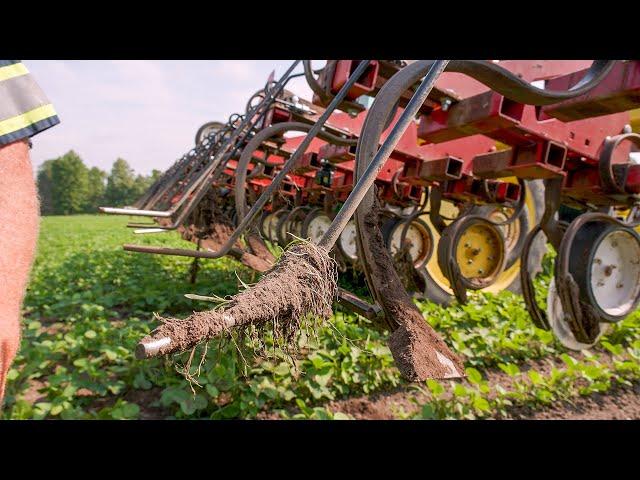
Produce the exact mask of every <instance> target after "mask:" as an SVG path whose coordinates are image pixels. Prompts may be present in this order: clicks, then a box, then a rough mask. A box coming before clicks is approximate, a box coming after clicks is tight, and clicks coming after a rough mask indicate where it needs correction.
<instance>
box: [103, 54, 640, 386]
mask: <svg viewBox="0 0 640 480" xmlns="http://www.w3.org/2000/svg"><path fill="white" fill-rule="evenodd" d="M299 67H302V68H303V70H304V71H303V72H298V73H294V72H296V69H298V68H299ZM302 75H304V77H305V79H306V80H307V82H308V84H309V86H310V88H311V90H312V91H313V92H314V93H313V98H312V99H311V100H310V101H308V100H304V99H301V98H298V97H297V96H296V95H294V94H293V93H292V92H290V91H288V90H287V89H286V88H285V87H286V85H287V83H288V82H289V80H290V79H292V78H294V77H297V76H302ZM541 84H543V87H540V86H538V85H541ZM638 108H640V62H637V61H601V60H598V61H593V62H591V61H556V60H554V61H543V60H527V61H478V60H451V61H447V60H420V61H403V60H328V61H327V63H326V65H325V66H324V67H323V68H322V69H319V70H313V68H312V64H311V62H310V61H300V60H297V61H295V62H293V63H292V65H291V66H290V68H289V69H288V70H287V71H286V72H285V74H284V75H283V76H282V77H281V78H280V79H279V80H277V81H275V80H274V77H273V74H272V75H271V77H270V78H269V79H268V81H267V83H266V85H265V87H264V88H263V89H261V90H260V91H258V92H256V93H255V94H254V95H253V96H252V97H251V98H250V99H249V101H248V103H247V107H246V110H245V112H244V113H243V114H234V115H232V116H231V117H230V118H229V119H228V120H227V122H224V123H223V122H218V121H212V122H209V123H207V124H205V125H203V126H202V127H201V128H200V129H199V130H198V132H197V134H196V145H195V146H194V148H192V149H191V150H190V151H189V152H188V153H187V154H185V155H184V156H183V157H182V158H180V159H179V160H178V161H176V162H175V164H174V165H172V166H171V167H170V168H169V169H168V170H167V171H166V172H165V173H164V174H163V175H162V176H161V178H159V179H158V180H157V181H156V182H155V183H154V184H153V185H152V186H151V187H150V188H149V190H148V191H147V192H146V193H145V194H144V195H143V196H142V197H141V198H140V199H139V200H138V201H137V202H136V203H135V204H134V205H132V206H127V207H124V208H110V207H104V208H101V211H103V212H105V213H112V214H120V215H132V216H146V217H152V218H153V219H154V221H153V223H150V222H148V223H130V224H129V225H128V226H129V227H131V228H134V229H135V230H134V233H136V234H152V233H161V232H166V231H170V230H177V231H178V232H179V233H180V234H181V235H182V236H183V238H185V239H187V240H190V241H192V242H194V243H195V244H196V245H197V249H194V250H189V249H166V248H160V247H149V246H141V245H125V247H124V248H125V249H126V250H129V251H133V252H142V253H154V254H165V255H182V256H190V257H193V258H194V259H199V258H208V259H216V258H221V257H223V256H226V255H229V256H232V257H233V258H235V259H237V260H238V261H240V262H242V263H243V264H245V265H247V266H249V267H251V268H253V269H255V270H257V271H260V272H267V275H266V276H265V277H263V278H264V279H265V280H264V285H263V286H264V287H265V288H266V285H267V284H268V283H269V282H268V278H269V276H272V278H276V277H275V276H274V275H276V274H277V273H282V272H281V271H282V270H284V269H286V268H289V267H287V266H286V265H289V263H287V262H290V261H291V257H290V256H289V257H287V259H285V260H284V261H283V262H282V263H283V265H285V264H286V265H285V266H280V265H279V263H278V262H277V261H276V259H275V257H274V255H273V254H272V251H273V249H270V248H269V245H272V246H273V245H280V246H282V247H283V248H287V247H288V246H289V245H290V244H291V242H293V241H294V240H296V239H298V240H300V239H306V240H307V241H309V242H310V243H311V244H313V245H315V247H313V251H314V252H319V253H318V255H320V256H325V255H328V256H329V257H331V259H332V262H335V265H337V268H338V271H339V272H340V273H341V274H344V273H346V272H351V276H352V277H353V278H355V279H359V278H362V279H363V280H364V281H365V282H366V285H367V287H368V290H369V292H370V294H371V299H370V300H368V301H366V300H364V299H362V298H359V297H358V296H356V295H355V294H354V293H352V292H349V291H347V290H345V289H342V288H338V289H337V290H336V292H337V298H336V299H335V300H336V301H337V302H338V303H339V305H341V306H342V307H344V308H347V309H350V310H352V311H354V312H356V313H358V314H360V315H362V316H365V317H367V318H369V319H371V320H374V321H375V322H376V323H377V324H378V325H380V326H381V327H384V328H386V329H388V330H389V331H390V332H391V333H390V337H389V345H390V348H391V350H392V353H393V356H394V359H395V360H396V364H397V365H398V367H399V368H400V370H401V372H402V373H403V374H404V375H405V376H406V377H408V378H409V379H411V380H424V379H425V378H429V377H440V378H442V377H445V378H449V377H451V378H452V377H458V376H461V375H463V373H462V372H463V370H462V367H461V365H462V364H461V362H460V360H459V359H458V358H457V356H456V355H455V353H453V352H450V351H449V350H448V348H447V347H446V345H445V344H444V342H442V340H441V339H440V338H439V337H438V335H437V334H436V333H435V332H434V331H432V330H431V329H430V327H428V324H427V323H426V322H425V321H424V319H423V318H422V316H421V314H420V312H419V311H418V309H417V308H416V307H415V305H414V304H413V301H412V298H413V297H418V298H426V299H429V300H431V301H434V302H438V303H442V304H448V303H449V302H451V301H452V299H454V298H455V299H457V301H459V302H462V303H464V302H466V301H467V296H468V292H469V291H477V290H482V291H489V292H497V291H500V290H503V289H510V290H512V291H515V292H517V293H522V295H523V297H524V300H525V304H526V307H527V310H528V311H529V313H530V315H531V318H532V321H533V322H534V323H535V325H536V326H537V327H539V328H543V329H548V330H551V331H552V332H553V333H554V334H555V335H556V337H557V338H558V340H559V341H560V342H561V343H562V344H563V345H565V346H566V347H567V348H570V349H578V350H580V349H585V348H589V347H591V346H593V345H594V344H595V343H596V342H597V341H598V339H599V338H600V336H601V335H602V333H603V332H604V331H605V329H606V327H607V325H608V324H610V323H615V322H618V321H620V320H622V319H623V318H625V317H626V316H627V315H629V314H630V313H631V312H632V311H633V310H634V309H635V308H636V306H637V304H638V301H639V300H640V236H639V235H638V233H637V231H636V230H637V229H638V228H640V197H639V194H640V164H638V163H637V162H635V161H634V156H635V155H633V152H635V151H638V150H640V135H638V134H637V133H635V132H634V130H635V129H636V127H637V125H636V123H635V122H636V121H637V118H639V116H638V115H637V111H636V109H638ZM293 132H298V133H297V134H294V133H293ZM295 244H296V245H300V243H299V242H295ZM547 244H550V245H551V247H552V248H553V249H554V250H555V251H556V252H557V256H556V260H555V270H554V280H553V281H552V283H551V285H550V287H549V291H548V295H547V307H546V310H545V309H543V308H542V307H541V306H540V305H538V304H537V303H536V299H535V292H534V287H533V278H534V277H535V275H536V274H537V273H538V272H540V271H541V264H542V257H543V255H544V253H545V252H546V251H547ZM294 248H297V247H291V248H290V250H292V249H294ZM294 253H295V252H294ZM313 255H316V254H315V253H314V254H313ZM285 256H286V254H285ZM283 258H284V257H283ZM314 258H315V257H314ZM195 261H197V260H194V262H195ZM321 263H322V262H321ZM311 264H313V265H315V263H313V262H311ZM311 264H310V265H311ZM322 265H324V263H322ZM310 268H311V267H310ZM323 268H324V267H323ZM279 269H280V270H281V271H280V272H279V271H278V270H279ZM194 272H195V271H194ZM274 272H275V273H274ZM194 274H195V273H194ZM261 282H262V281H261ZM271 283H273V282H271ZM254 288H262V287H260V282H259V283H258V285H256V287H254ZM329 290H330V291H333V290H331V289H329ZM265 298H266V297H265ZM236 300H237V303H238V302H240V303H241V298H240V296H238V298H237V299H236ZM264 301H265V302H268V301H269V300H268V299H265V300H264ZM234 308H235V307H234ZM283 308H284V307H283ZM274 309H275V307H274ZM236 310H237V309H236ZM276 310H277V309H275V310H274V311H276ZM303 310H304V309H303ZM296 311H297V310H296ZM308 311H313V310H312V309H311V308H309V310H308ZM233 312H234V309H233V308H231V309H229V310H227V311H225V312H224V314H221V316H220V319H219V321H218V320H216V322H218V324H216V325H218V326H217V327H216V329H214V328H209V327H208V330H207V329H205V330H206V331H205V330H203V333H201V334H198V335H199V336H198V335H195V336H194V338H193V339H192V340H190V341H189V342H186V341H184V340H180V341H178V339H177V337H172V335H173V334H172V333H171V332H170V331H169V330H166V329H165V330H162V329H161V328H159V329H156V331H154V333H152V335H151V336H149V337H147V338H145V339H142V340H141V342H140V344H139V347H138V350H137V352H136V354H137V355H138V357H140V358H148V357H152V356H156V355H164V354H168V353H172V352H175V351H179V350H184V349H185V348H189V347H192V346H194V345H195V344H197V343H198V342H200V341H205V340H208V339H209V338H210V337H212V336H214V335H217V334H219V333H220V332H222V331H225V330H228V329H229V328H232V327H238V326H240V323H239V322H241V321H240V320H239V318H240V317H237V316H236V317H234V315H235V314H233ZM283 312H284V310H283ZM290 313H291V312H290V311H287V312H286V315H285V313H283V315H285V317H286V316H287V315H290ZM278 315H279V313H277V312H276V313H273V315H272V316H276V317H277V316H278ZM243 318H244V317H243ZM287 318H289V317H287ZM253 321H254V320H252V319H251V318H247V319H243V320H242V322H244V323H243V324H246V323H251V322H253ZM255 321H256V322H257V321H264V319H262V317H261V319H259V320H258V319H257V317H256V319H255ZM218 327H219V328H218ZM421 359H422V360H421ZM421 362H422V363H421ZM421 365H422V366H421Z"/></svg>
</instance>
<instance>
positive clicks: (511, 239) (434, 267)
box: [422, 177, 542, 303]
mask: <svg viewBox="0 0 640 480" xmlns="http://www.w3.org/2000/svg"><path fill="white" fill-rule="evenodd" d="M501 180H503V181H507V182H511V183H518V180H517V178H515V177H509V178H503V179H501ZM527 190H528V191H527V198H526V200H525V210H526V215H527V217H528V224H529V225H528V228H527V231H528V230H530V229H531V228H533V225H535V224H536V223H537V220H538V217H539V216H540V215H541V214H542V212H541V211H540V212H539V211H538V210H539V208H537V207H536V205H537V203H536V199H535V198H534V195H533V194H532V191H531V190H530V187H529V186H528V187H527ZM539 195H542V194H539ZM538 203H540V202H538ZM429 208H430V204H429V203H428V204H427V205H426V207H425V209H426V210H428V209H429ZM511 212H512V211H511V209H504V211H501V210H495V211H494V212H492V213H491V214H490V215H489V218H491V219H492V220H494V221H502V220H505V219H506V218H507V216H508V215H510V214H511ZM440 214H441V215H442V216H443V217H445V218H456V217H457V216H458V215H459V210H458V208H457V207H456V206H455V204H454V203H453V202H449V201H447V200H443V201H442V205H441V207H440ZM422 218H423V220H424V221H425V222H426V223H427V224H428V225H429V227H430V229H431V233H432V234H433V241H434V249H435V251H437V249H438V243H439V242H440V234H439V233H438V231H437V230H436V229H435V227H434V226H433V224H432V223H431V221H430V219H429V216H428V215H427V216H423V217H422ZM447 223H449V222H447ZM498 228H500V229H501V231H502V234H503V236H504V242H505V244H504V247H505V256H507V257H509V255H510V252H511V250H512V249H513V248H514V247H515V246H516V244H517V243H518V240H519V239H520V238H521V237H522V236H523V235H525V234H526V233H527V232H523V231H522V224H521V222H520V221H519V220H516V221H515V222H513V223H511V224H510V225H507V226H501V227H498ZM462 245H464V242H463V244H462ZM471 265H473V264H471ZM465 266H466V265H464V264H463V265H460V268H461V271H462V272H464V271H465V270H464V267H465ZM425 270H426V274H427V275H428V276H429V277H430V278H431V279H432V280H433V283H435V285H437V287H439V289H440V290H441V291H442V293H441V294H437V292H425V293H426V294H427V295H428V296H431V295H433V298H431V300H433V301H436V302H439V303H440V302H446V301H448V300H447V298H445V297H447V296H451V295H453V290H452V289H451V287H450V284H449V280H448V279H447V278H446V277H445V275H444V273H443V272H442V270H441V269H440V266H439V265H438V259H437V256H436V255H433V256H432V257H431V258H430V259H429V261H428V262H427V264H426V266H425ZM519 278H520V260H519V259H517V260H516V261H515V262H513V264H512V265H507V268H505V270H503V271H502V272H500V273H499V275H498V278H496V280H495V281H494V282H493V283H492V284H491V285H489V286H488V287H485V288H483V289H482V291H484V292H490V293H498V292H500V291H502V290H505V289H507V288H510V287H512V286H513V285H515V284H516V282H519ZM443 295H444V296H443Z"/></svg>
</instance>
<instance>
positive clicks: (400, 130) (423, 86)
mask: <svg viewBox="0 0 640 480" xmlns="http://www.w3.org/2000/svg"><path fill="white" fill-rule="evenodd" d="M448 63H449V61H448V60H436V61H435V62H434V63H433V65H432V66H431V68H430V69H429V71H428V72H427V74H426V75H425V77H424V79H423V80H422V83H420V86H419V87H418V88H417V90H416V91H415V93H414V94H413V95H412V97H411V100H409V103H408V104H407V106H406V107H405V109H404V111H403V112H402V115H400V118H399V119H398V121H397V122H396V124H395V125H394V126H393V129H392V130H391V133H389V136H388V137H387V138H386V139H385V141H384V142H383V143H382V146H381V147H380V148H379V149H378V153H376V156H375V157H374V158H373V160H372V161H371V163H370V164H369V166H368V167H367V169H366V171H365V172H364V175H363V176H362V178H360V179H359V180H358V183H356V184H355V185H354V187H353V189H352V190H351V193H350V194H349V196H348V197H347V200H346V201H345V202H344V204H343V205H342V208H341V209H340V211H339V212H338V214H337V215H336V216H335V218H334V219H333V222H332V223H331V225H330V226H329V228H328V229H327V231H326V233H325V234H324V236H323V237H322V239H321V240H320V243H319V246H320V247H322V248H324V249H325V250H327V251H329V250H331V248H332V247H333V245H334V244H335V243H336V241H337V240H338V237H339V236H340V234H341V233H342V231H343V230H344V227H346V225H347V223H348V222H349V220H350V219H351V217H352V216H353V214H354V213H355V211H356V208H358V205H360V202H361V201H362V199H363V198H364V196H365V195H366V193H367V191H368V190H369V188H370V187H371V185H373V182H374V181H375V179H376V176H377V175H378V172H379V170H380V169H381V168H382V167H383V166H384V164H385V162H386V161H387V159H388V158H389V155H391V153H392V152H393V150H394V149H395V148H396V145H397V144H398V142H399V141H400V138H401V137H402V135H403V134H404V132H405V131H406V129H407V127H408V126H409V124H410V123H411V122H412V121H413V119H414V118H415V116H416V114H417V113H418V110H420V107H422V104H423V103H424V101H425V100H426V99H427V96H428V95H429V93H430V92H431V89H432V88H433V85H434V84H435V82H436V80H437V78H438V77H439V76H440V74H441V73H442V72H443V71H444V69H445V68H446V67H447V64H448Z"/></svg>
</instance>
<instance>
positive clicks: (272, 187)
mask: <svg viewBox="0 0 640 480" xmlns="http://www.w3.org/2000/svg"><path fill="white" fill-rule="evenodd" d="M370 63H371V60H362V61H361V62H360V64H359V65H358V67H357V68H356V69H355V71H354V72H353V75H351V76H350V77H349V79H348V80H347V82H346V83H345V84H344V85H343V86H342V88H341V89H340V91H339V92H338V93H337V94H336V96H335V97H333V100H332V101H331V103H330V104H329V105H328V106H327V109H326V110H325V111H324V112H323V114H322V115H321V116H320V118H319V119H318V121H317V122H316V123H315V124H314V125H313V127H311V130H309V133H308V134H307V136H306V137H305V138H304V140H303V141H302V143H301V144H300V145H299V146H298V148H297V149H296V151H295V152H294V153H293V155H291V157H289V159H288V160H287V161H286V163H285V164H284V165H283V166H282V170H280V171H279V172H278V174H277V175H276V177H275V178H274V179H273V181H272V182H271V183H270V184H269V186H268V187H267V188H266V189H265V191H264V192H262V195H260V197H259V198H258V200H257V201H256V203H255V204H254V205H253V206H252V207H251V210H249V212H248V213H247V214H246V215H245V217H244V218H243V219H242V222H240V225H238V227H236V229H235V230H234V231H233V233H232V234H231V236H230V237H229V238H228V239H227V241H226V243H225V244H224V245H223V246H222V247H220V249H219V250H217V251H215V252H213V251H200V252H198V256H199V257H200V258H213V259H215V258H221V257H223V256H225V255H226V254H227V253H229V251H230V250H231V248H232V247H233V245H234V244H235V243H236V242H237V241H238V239H239V238H240V235H242V233H243V232H244V231H245V230H246V229H247V228H248V227H249V225H250V224H251V222H253V220H254V219H255V217H256V216H257V215H258V213H260V212H262V209H263V208H264V206H265V205H266V203H267V201H269V199H270V198H271V197H272V195H273V194H274V193H275V191H276V189H277V188H279V186H280V184H281V183H282V180H284V178H285V177H286V176H287V175H288V174H289V171H290V170H291V169H292V168H293V166H294V165H295V164H296V163H297V162H298V160H299V158H300V157H301V156H302V155H303V154H304V153H305V152H306V150H307V148H309V145H310V144H311V142H312V141H313V139H314V138H315V137H316V136H317V135H318V133H319V132H320V130H322V128H323V127H324V124H325V123H326V121H327V120H328V119H329V117H330V116H331V114H332V113H333V111H334V110H335V109H336V108H337V107H338V105H339V104H340V103H341V102H342V100H343V99H344V98H345V97H346V95H347V92H348V91H349V90H350V89H351V87H352V86H353V85H354V84H355V83H356V82H357V81H358V80H359V79H360V77H361V76H362V75H363V74H364V72H365V71H366V69H367V68H368V67H369V64H370ZM203 191H204V190H203ZM197 201H199V199H198V198H196V197H194V199H193V201H192V204H195V203H196V202H197ZM188 213H189V212H187V211H186V210H185V211H183V212H182V213H181V215H180V218H179V219H178V220H176V222H175V223H174V224H173V225H171V227H173V228H177V227H178V225H180V224H181V223H182V220H184V218H185V217H186V215H188ZM171 227H164V228H171ZM124 249H125V250H128V251H135V252H142V253H157V249H156V248H154V247H147V246H143V245H130V244H128V245H124ZM180 251H181V252H182V253H180V254H181V255H188V253H187V252H192V250H180ZM176 255H178V254H176Z"/></svg>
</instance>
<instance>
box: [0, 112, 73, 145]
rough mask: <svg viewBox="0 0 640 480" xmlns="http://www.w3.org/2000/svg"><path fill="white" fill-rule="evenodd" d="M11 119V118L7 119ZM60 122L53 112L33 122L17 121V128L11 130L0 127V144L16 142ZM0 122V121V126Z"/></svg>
mask: <svg viewBox="0 0 640 480" xmlns="http://www.w3.org/2000/svg"><path fill="white" fill-rule="evenodd" d="M9 120H11V119H9ZM58 123H60V119H59V118H58V116H57V115H56V114H55V111H54V112H53V115H51V116H47V117H45V118H42V119H40V120H37V121H34V122H26V123H18V124H17V128H13V129H11V130H7V131H6V132H5V131H2V129H1V128H0V145H7V144H9V143H13V142H17V141H18V140H23V139H25V138H29V137H32V136H34V135H35V134H37V133H40V132H43V131H45V130H46V129H48V128H51V127H53V126H54V125H57V124H58ZM1 125H2V122H0V126H1Z"/></svg>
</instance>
